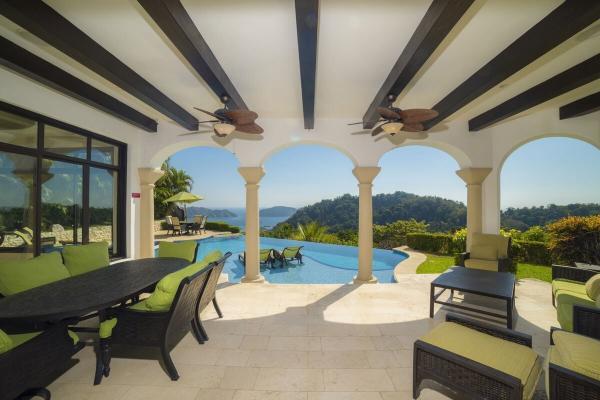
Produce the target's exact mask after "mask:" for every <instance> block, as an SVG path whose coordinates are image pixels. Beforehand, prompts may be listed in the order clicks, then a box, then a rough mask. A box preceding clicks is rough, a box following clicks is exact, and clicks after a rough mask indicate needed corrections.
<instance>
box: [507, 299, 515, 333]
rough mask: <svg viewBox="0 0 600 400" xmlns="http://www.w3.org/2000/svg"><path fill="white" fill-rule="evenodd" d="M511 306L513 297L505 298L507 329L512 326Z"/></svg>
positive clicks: (512, 305)
mask: <svg viewBox="0 0 600 400" xmlns="http://www.w3.org/2000/svg"><path fill="white" fill-rule="evenodd" d="M513 308H514V299H510V298H509V299H506V327H507V328H508V329H512V328H513Z"/></svg>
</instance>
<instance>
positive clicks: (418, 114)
mask: <svg viewBox="0 0 600 400" xmlns="http://www.w3.org/2000/svg"><path fill="white" fill-rule="evenodd" d="M438 115H439V113H438V112H437V111H435V110H429V109H426V108H412V109H408V110H402V111H400V116H401V118H402V122H404V123H405V124H409V125H410V124H413V123H416V122H423V121H429V120H430V119H433V118H435V117H437V116H438Z"/></svg>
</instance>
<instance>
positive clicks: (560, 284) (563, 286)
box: [552, 279, 585, 295]
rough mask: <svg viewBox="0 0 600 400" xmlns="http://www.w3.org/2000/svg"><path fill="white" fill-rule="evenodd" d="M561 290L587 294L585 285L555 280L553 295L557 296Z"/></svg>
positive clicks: (553, 282)
mask: <svg viewBox="0 0 600 400" xmlns="http://www.w3.org/2000/svg"><path fill="white" fill-rule="evenodd" d="M559 290H565V291H567V292H574V293H581V294H585V285H584V284H583V283H581V282H577V281H572V280H569V279H554V280H553V281H552V294H554V295H556V292H558V291H559Z"/></svg>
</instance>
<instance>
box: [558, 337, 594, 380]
mask: <svg viewBox="0 0 600 400" xmlns="http://www.w3.org/2000/svg"><path fill="white" fill-rule="evenodd" d="M552 339H553V340H554V347H555V349H556V351H557V352H558V354H557V355H558V357H553V358H552V359H551V360H550V362H552V363H553V364H557V365H560V366H561V367H564V368H567V369H570V370H572V371H575V372H578V373H580V374H582V375H585V376H587V377H590V378H593V379H596V380H600V340H596V339H592V338H590V337H587V336H583V335H577V334H575V333H571V332H565V331H556V332H554V334H553V335H552ZM553 356H555V355H553Z"/></svg>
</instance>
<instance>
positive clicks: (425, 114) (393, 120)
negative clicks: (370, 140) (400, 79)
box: [348, 94, 438, 139]
mask: <svg viewBox="0 0 600 400" xmlns="http://www.w3.org/2000/svg"><path fill="white" fill-rule="evenodd" d="M387 100H388V106H387V107H377V113H378V114H379V116H380V119H379V120H378V121H377V123H379V122H383V123H382V124H379V125H377V126H376V127H375V128H373V130H372V131H371V136H377V135H379V134H380V133H382V132H385V133H387V134H389V135H391V136H394V135H396V134H398V133H401V132H406V133H405V134H404V135H405V136H406V137H407V138H409V139H424V138H425V137H427V135H426V134H425V132H424V131H425V127H424V126H423V124H422V123H423V122H425V121H429V120H430V119H433V118H435V117H437V116H438V112H437V111H435V110H430V109H425V108H412V109H406V110H402V109H400V108H397V107H394V106H393V105H392V104H393V103H394V101H395V100H396V96H394V95H391V94H390V95H388V98H387ZM357 124H362V122H356V123H353V124H348V125H357Z"/></svg>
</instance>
